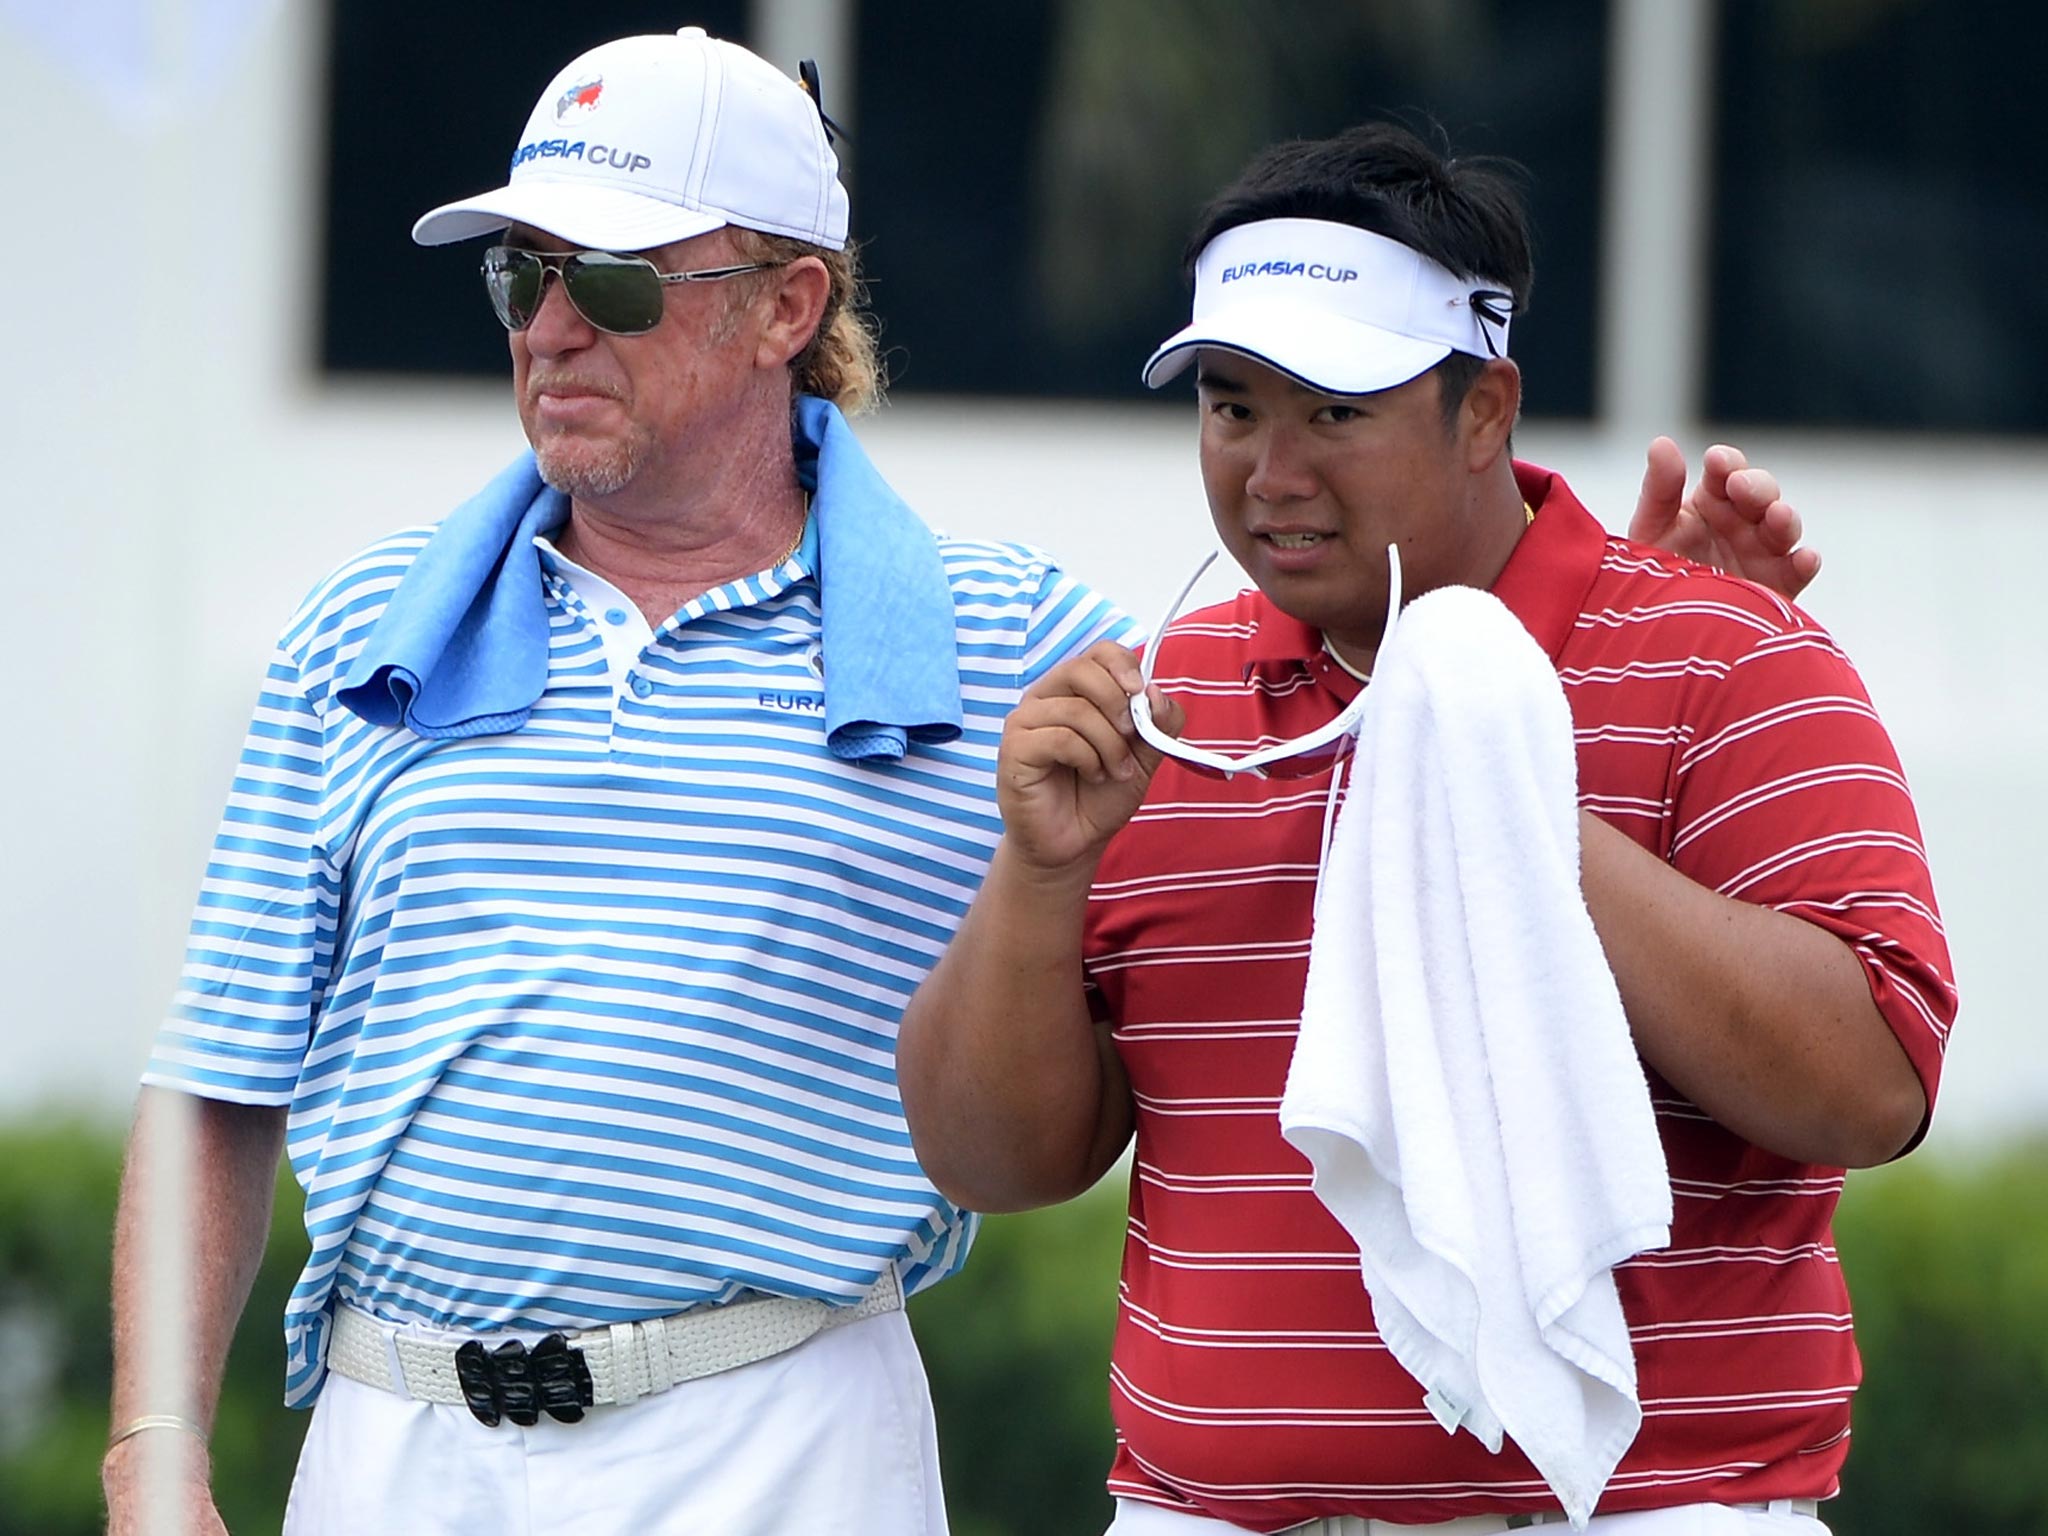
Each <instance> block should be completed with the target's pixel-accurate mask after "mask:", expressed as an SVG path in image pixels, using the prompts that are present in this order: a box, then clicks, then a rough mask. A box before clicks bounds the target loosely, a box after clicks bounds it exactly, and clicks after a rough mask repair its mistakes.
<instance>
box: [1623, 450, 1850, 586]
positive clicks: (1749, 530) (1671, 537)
mask: <svg viewBox="0 0 2048 1536" xmlns="http://www.w3.org/2000/svg"><path fill="white" fill-rule="evenodd" d="M1804 532H1805V528H1804V526H1803V524H1802V523H1801V522H1800V519H1799V513H1798V512H1797V511H1796V510H1795V509H1794V508H1793V506H1792V504H1791V503H1790V502H1788V501H1786V500H1785V499H1784V498H1783V497H1782V496H1781V495H1779V493H1778V481H1777V477H1776V476H1774V475H1772V474H1771V473H1770V472H1769V471H1768V470H1762V469H1752V468H1751V467H1750V464H1749V460H1748V459H1747V458H1745V457H1744V456H1743V453H1742V450H1741V449H1739V448H1733V447H1730V446H1729V445H1728V444H1726V443H1716V444H1715V445H1714V446H1713V447H1711V448H1709V449H1708V450H1707V451H1706V455H1705V457H1704V458H1703V459H1702V460H1701V473H1700V482H1699V484H1698V485H1696V486H1694V487H1693V488H1692V489H1691V490H1687V489H1686V488H1685V455H1684V454H1683V453H1682V452H1681V451H1680V450H1679V447H1678V444H1677V443H1675V442H1673V441H1672V440H1671V439H1670V438H1668V437H1660V438H1658V439H1657V440H1656V441H1655V442H1653V443H1651V444H1650V453H1649V463H1648V465H1647V466H1646V467H1645V468H1644V470H1643V489H1642V493H1641V494H1640V495H1639V496H1638V497H1637V498H1636V511H1635V516H1634V517H1632V518H1630V519H1629V525H1628V536H1629V537H1630V538H1632V539H1635V540H1637V541H1638V542H1640V543H1644V544H1654V545H1656V546H1657V547H1658V548H1659V549H1664V550H1668V551H1670V552H1671V553H1672V554H1674V555H1683V556H1684V557H1685V558H1686V559H1688V560H1697V561H1699V562H1700V564H1702V565H1711V566H1715V567H1717V568H1719V569H1721V570H1724V571H1726V572H1728V574H1729V575H1731V576H1741V577H1744V578H1746V579H1747V580H1750V581H1753V582H1756V583H1757V584H1758V585H1760V586H1765V587H1769V588H1770V589H1771V590H1772V591H1774V592H1776V593H1778V594H1780V595H1781V596H1783V597H1788V598H1796V597H1798V596H1799V594H1800V593H1801V592H1803V591H1805V590H1806V586H1807V583H1809V582H1810V581H1812V580H1813V578H1814V577H1815V576H1816V575H1817V574H1818V573H1819V571H1820V552H1819V551H1818V550H1814V549H1802V548H1800V547H1799V540H1800V536H1801V535H1802V534H1803V533H1804Z"/></svg>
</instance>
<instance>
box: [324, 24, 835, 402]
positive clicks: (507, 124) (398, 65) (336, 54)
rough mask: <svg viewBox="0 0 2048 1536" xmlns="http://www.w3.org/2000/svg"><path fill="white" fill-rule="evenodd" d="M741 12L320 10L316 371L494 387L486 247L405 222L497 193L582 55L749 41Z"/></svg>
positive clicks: (500, 352)
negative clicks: (633, 46)
mask: <svg viewBox="0 0 2048 1536" xmlns="http://www.w3.org/2000/svg"><path fill="white" fill-rule="evenodd" d="M746 9H747V7H746V3H745V0H724V3H716V0H714V3H709V4H706V3H702V0H691V3H690V5H689V6H688V7H687V14H685V15H683V16H682V17H681V18H680V19H678V14H677V13H678V7H677V6H676V5H675V4H673V3H667V4H663V3H657V0H579V3H578V4H575V5H559V4H553V5H543V4H540V3H538V0H496V3H494V4H493V5H491V6H490V7H489V8H488V10H487V11H485V10H478V9H476V8H475V7H471V6H462V5H447V6H443V5H422V4H419V3H418V0H340V3H337V4H335V5H332V6H329V7H328V14H329V16H330V18H331V19H330V21H329V27H330V29H331V32H330V42H329V50H328V61H329V62H328V68H329V75H328V89H329V108H328V114H327V123H328V144H327V229H326V232H325V233H326V241H325V254H326V260H325V264H324V273H323V282H322V294H321V297H322V305H321V316H322V319H321V334H320V356H321V360H322V362H323V363H324V364H325V366H326V367H327V368H329V369H332V370H335V371H338V372H386V371H404V372H427V373H477V374H490V375H502V374H503V373H504V372H505V371H506V368H507V364H506V360H505V333H504V331H503V330H502V329H501V328H500V327H499V325H498V322H497V321H496V320H494V319H492V318H491V310H490V302H489V300H487V299H486V298H485V297H484V286H483V283H482V281H481V280H480V279H479V278H478V277H477V263H478V261H479V260H481V258H482V252H483V244H482V242H479V241H474V240H472V241H465V242H463V243H461V244H459V245H451V246H441V247H437V248H434V249H422V248H421V247H419V246H416V245H414V244H413V243H412V226H413V221H414V220H415V219H417V218H418V217H419V216H420V215H421V214H423V213H425V212H426V211H427V210H428V209H429V208H433V207H436V206H438V205H439V204H442V203H447V202H453V201H455V200H456V199H457V198H462V197H469V196H472V195H474V194H475V193H478V192H483V191H487V190H488V189H490V188H492V187H498V186H503V185H504V183H505V176H506V173H507V171H508V170H509V168H510V165H511V160H512V151H513V150H514V149H516V148H517V147H518V145H519V132H520V130H521V129H522V128H524V127H525V126H526V117H527V114H528V113H529V112H531V111H532V110H533V104H534V102H535V100H537V99H538V98H539V96H540V93H541V91H542V89H543V88H544V87H545V86H546V85H547V83H548V81H550V80H552V79H553V78H554V76H555V71H556V70H558V69H560V68H562V66H563V65H565V64H567V63H568V62H569V61H570V60H571V59H573V58H575V57H576V55H578V54H579V53H582V52H583V51H584V50H585V49H587V48H594V47H596V46H597V45H598V44H599V43H602V42H606V41H609V40H610V39H612V38H615V37H630V36H632V35H634V34H635V33H642V32H673V31H675V29H676V28H677V27H679V26H683V25H686V24H697V25H701V26H703V27H704V28H705V29H706V30H707V31H709V32H710V33H711V34H712V35H713V36H715V37H729V38H732V39H734V40H735V41H738V42H744V41H746V34H745V22H746V15H745V13H746ZM788 67H789V68H790V70H791V71H792V72H793V71H794V70H795V67H796V66H795V61H794V60H791V61H790V63H789V65H788Z"/></svg>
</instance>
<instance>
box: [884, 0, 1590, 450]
mask: <svg viewBox="0 0 2048 1536" xmlns="http://www.w3.org/2000/svg"><path fill="white" fill-rule="evenodd" d="M859 14H860V26H859V36H858V45H859V89H858V119H859V120H858V124H857V126H856V128H855V134H856V140H857V142H856V143H855V144H854V146H853V148H854V163H855V171H856V174H857V176H858V182H857V184H856V186H855V187H854V223H855V227H856V229H857V230H858V231H859V232H860V233H861V234H862V235H863V236H864V238H865V239H866V241H867V246H866V252H867V254H866V265H867V269H868V272H869V275H870V279H871V283H872V289H873V295H874V302H875V308H876V310H877V311H878V312H879V314H880V315H881V316H882V319H883V323H884V328H883V341H884V344H885V347H886V348H887V353H888V358H889V362H890V366H891V373H892V376H893V378H894V381H895V382H894V387H895V388H896V389H897V390H898V391H899V392H901V393H910V392H917V393H927V392H960V393H969V394H1024V395H1080V396H1124V397H1131V398H1136V397H1140V396H1143V395H1144V394H1145V393H1146V391H1145V390H1144V389H1143V387H1142V386H1141V385H1140V384H1139V383H1138V377H1137V375H1138V367H1139V365H1140V364H1141V363H1142V362H1143V361H1144V359H1145V357H1146V355H1147V354H1148V353H1149V352H1150V351H1151V349H1152V348H1153V346H1154V345H1155V344H1157V343H1158V342H1159V341H1160V340H1161V339H1163V338H1164V337H1165V336H1166V335H1167V334H1168V333H1170V332H1171V331H1173V330H1175V329H1177V328H1178V327H1179V326H1180V325H1181V324H1182V323H1184V321H1185V319H1186V309H1187V294H1186V291H1185V290H1184V289H1183V287H1182V286H1181V282H1180V275H1179V274H1180V262H1181V247H1182V244H1183V242H1184V241H1185V239H1186V237H1187V232H1188V228H1189V226H1190V224H1191V223H1192V221H1193V217H1194V214H1195V212H1196V210H1197V209H1198V208H1199V207H1200V205H1201V204H1202V203H1203V202H1204V201H1206V200H1207V198H1208V197H1209V196H1210V195H1211V194H1213V193H1214V192H1216V191H1218V190H1220V188H1221V187H1222V186H1223V185H1224V183H1226V182H1228V181H1229V180H1230V179H1231V178H1232V177H1233V176H1235V175H1236V174H1237V172H1238V170H1239V169H1240V168H1241V167H1242V166H1243V164H1244V162H1245V161H1246V160H1247V158H1248V157H1249V156H1250V155H1251V154H1252V152H1253V151H1255V150H1256V149H1258V148H1259V147H1260V146H1262V145H1264V144H1267V143H1269V142H1271V141H1273V140H1276V139H1281V138H1289V137H1300V136H1316V135H1321V134H1326V133H1330V132H1334V131H1335V130H1337V129H1339V128H1342V127H1345V126H1348V125H1349V124H1351V123H1354V122H1358V121H1361V120H1363V119H1365V118H1368V117H1374V116H1389V115H1391V116H1396V117H1399V118H1401V119H1402V120H1404V121H1407V122H1409V123H1410V125H1411V126H1418V127H1426V126H1427V124H1428V123H1429V122H1430V121H1432V120H1434V121H1435V122H1436V123H1439V124H1441V125H1442V127H1443V129H1444V130H1445V133H1446V135H1447V137H1448V139H1449V141H1450V144H1451V146H1452V148H1453V149H1454V150H1455V151H1456V152H1457V153H1460V154H1500V155H1506V156H1509V157H1511V158H1513V159H1515V160H1518V161H1520V162H1521V163H1522V164H1523V165H1524V166H1525V167H1527V169H1528V170H1529V172H1530V176H1529V181H1528V192H1529V200H1530V205H1531V209H1532V213H1533V217H1534V222H1535V225H1536V232H1537V237H1538V250H1537V263H1536V270H1537V280H1536V288H1535V303H1534V308H1533V311H1532V313H1531V314H1530V315H1529V316H1527V317H1526V319H1524V320H1518V321H1517V322H1516V327H1515V353H1516V355H1517V357H1518V358H1519V359H1520V360H1521V361H1522V362H1523V364H1524V367H1525V369H1526V370H1527V374H1528V406H1529V409H1530V410H1531V411H1532V412H1535V413H1538V414H1544V415H1553V416H1556V415H1562V416H1583V415H1587V414H1590V411H1591V406H1592V398H1593V347H1594V323H1593V319H1594V294H1595V289H1596V286H1597V272H1596V269H1595V262H1596V257H1597V251H1598V237H1599V231H1598V220H1597V212H1598V208H1599V201H1600V177H1601V159H1602V156H1601V133H1602V125H1603V121H1604V112H1603V91H1604V85H1605V67H1606V14H1607V7H1606V5H1605V3H1604V0H1473V3H1470V4H1465V5H1460V6H1455V7H1451V6H1444V5H1442V4H1440V3H1438V0H1407V3H1381V4H1376V5H1371V6H1338V5H1330V4H1327V3H1325V0H1259V3H1258V4H1255V5H1248V4H1245V3H1243V0H1117V3H1115V4H1108V3H1103V0H1073V3H1064V4H1062V3H1042V4H1011V5H1003V6H987V7H981V6H975V7H967V6H949V7H944V8H941V7H938V6H935V5H929V4H892V5H866V6H863V7H862V8H861V10H860V13H859Z"/></svg>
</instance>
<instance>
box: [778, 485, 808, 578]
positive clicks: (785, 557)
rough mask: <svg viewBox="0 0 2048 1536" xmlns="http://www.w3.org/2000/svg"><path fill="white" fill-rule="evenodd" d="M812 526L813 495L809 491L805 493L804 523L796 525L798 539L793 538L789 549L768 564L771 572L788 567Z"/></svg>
mask: <svg viewBox="0 0 2048 1536" xmlns="http://www.w3.org/2000/svg"><path fill="white" fill-rule="evenodd" d="M810 526H811V493H810V492H809V491H805V492H804V516H803V521H802V522H800V523H798V524H797V525H796V537H795V538H793V539H791V540H790V541H789V548H787V549H785V550H784V551H783V552H782V553H781V554H779V555H777V556H776V557H775V558H774V559H773V560H771V561H769V563H768V569H769V570H771V571H779V570H781V569H782V567H783V566H785V565H787V564H788V563H789V559H790V556H792V555H794V554H795V553H796V552H797V551H798V550H799V549H801V548H802V547H803V542H804V535H805V534H806V533H807V532H809V531H810Z"/></svg>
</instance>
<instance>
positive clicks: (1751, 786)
mask: <svg viewBox="0 0 2048 1536" xmlns="http://www.w3.org/2000/svg"><path fill="white" fill-rule="evenodd" d="M1703 702H1704V706H1705V707H1704V708H1703V710H1702V711H1701V712H1700V713H1699V715H1698V716H1697V717H1696V718H1695V720H1694V721H1693V728H1692V732H1691V735H1690V738H1689V739H1688V740H1687V741H1686V743H1685V744H1684V745H1683V747H1682V748H1681V749H1680V751H1679V754H1678V756H1677V759H1676V763H1675V768H1674V777H1675V783H1674V799H1673V806H1674V818H1673V830H1672V842H1671V848H1670V858H1671V862H1672V864H1673V865H1674V866H1675V867H1676V868H1677V869H1679V870H1680V872H1682V873H1684V874H1685V875H1687V876H1688V877H1689V878H1691V879H1693V880H1695V881H1697V882H1698V883H1700V884H1702V885H1705V886H1707V887H1709V888H1710V889H1712V890H1715V891H1718V892H1720V893H1721V894H1722V895H1724V896H1730V897H1734V898H1737V899H1739V900H1742V901H1747V902H1752V903H1754V904H1756V905H1759V906H1764V907H1769V908H1772V909H1773V910H1775V911H1780V912H1786V913H1789V914H1791V915H1793V916H1795V917H1799V918H1803V919H1804V920H1806V921H1807V922H1811V923H1815V924H1817V925H1819V926H1820V927H1823V928H1825V929H1827V930H1828V931H1829V932H1831V933H1833V934H1835V935H1836V936H1837V937H1839V938H1840V939H1841V940H1842V941H1843V942H1844V943H1846V944H1847V945H1849V946H1850V948H1851V949H1853V950H1854V951H1855V952H1856V955H1857V957H1858V959H1860V960H1861V961H1862V963H1863V968H1864V973H1865V975H1866V977H1867V979H1868V980H1869V983H1870V990H1871V996H1872V998H1873V999H1874V1000H1875V1001H1876V1003H1877V1006H1878V1009H1879V1011H1880V1012H1882V1013H1883V1015H1884V1017H1885V1020H1886V1022H1887V1023H1888V1024H1890V1026H1891V1028H1892V1031H1893V1032H1894V1033H1895V1034H1896V1035H1897V1036H1898V1039H1899V1043H1900V1044H1901V1045H1902V1046H1903V1047H1904V1048H1905V1051H1906V1054H1907V1056H1908V1057H1909V1058H1910V1059H1911V1060H1912V1063H1913V1067H1914V1070H1915V1071H1916V1072H1917V1073H1918V1075H1919V1077H1920V1081H1921V1084H1922V1086H1923V1088H1924V1089H1925V1090H1926V1093H1927V1100H1928V1103H1929V1105H1930V1106H1931V1105H1932V1104H1933V1102H1934V1093H1935V1087H1936V1084H1937V1082H1938V1081H1939V1078H1940V1073H1941V1061H1942V1054H1943V1051H1944V1049H1945V1047H1946V1045H1947V1042H1948V1035H1949V1029H1950V1026H1951V1025H1952V1024H1953V1022H1954V1020H1955V1013H1956V991H1955V985H1954V980H1953V970H1952V966H1951V962H1950V959H1949V953H1948V941H1947V939H1946V937H1945V936H1944V934H1943V931H1942V924H1941V916H1940V913H1939V911H1938V909H1937V908H1936V905H1935V898H1934V884H1933V877H1932V875H1931V873H1930V871H1929V868H1928V863H1927V854H1926V850H1925V848H1924V846H1923V844H1922V840H1921V835H1920V824H1919V819H1918V817H1917V816H1916V815H1915V813H1914V809H1913V801H1912V797H1911V795H1910V793H1909V792H1908V789H1907V785H1906V778H1905V774H1904V772H1903V771H1902V769H1901V768H1900V766H1899V760H1898V754H1897V752H1896V751H1895V750H1894V749H1893V746H1892V742H1891V738H1890V737H1889V736H1888V735H1887V734H1886V732H1885V729H1884V726H1883V724H1882V723H1881V722H1880V721H1879V719H1878V717H1877V712H1876V710H1875V709H1873V708H1872V706H1871V703H1870V698H1869V695H1868V693H1867V692H1866V691H1865V690H1864V687H1863V683H1862V680H1861V679H1860V678H1859V677H1858V676H1857V675H1856V671H1855V668H1854V667H1853V666H1852V665H1851V664H1850V662H1849V659H1848V658H1847V657H1846V656H1845V655H1844V654H1843V653H1842V652H1841V650H1840V649H1839V648H1838V647H1837V646H1836V645H1835V643H1834V642H1833V641H1832V640H1831V639H1830V638H1829V637H1828V636H1827V635H1826V634H1825V633H1823V632H1822V631H1821V630H1819V629H1818V628H1815V627H1812V626H1811V625H1802V626H1800V627H1797V628H1793V629H1789V630H1785V631H1782V632H1779V633H1774V634H1770V635H1767V636H1765V637H1764V638H1762V639H1761V640H1759V641H1758V643H1756V644H1755V645H1754V646H1753V647H1752V648H1750V649H1749V650H1747V651H1746V652H1744V653H1743V654H1741V655H1740V656H1738V657H1735V658H1733V659H1732V661H1731V663H1730V665H1729V666H1728V668H1727V671H1726V675H1725V676H1724V677H1723V678H1721V680H1720V681H1719V682H1718V684H1716V685H1715V686H1713V687H1712V688H1710V689H1708V690H1706V698H1705V700H1704V701H1703Z"/></svg>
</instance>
